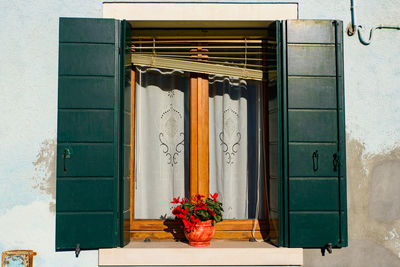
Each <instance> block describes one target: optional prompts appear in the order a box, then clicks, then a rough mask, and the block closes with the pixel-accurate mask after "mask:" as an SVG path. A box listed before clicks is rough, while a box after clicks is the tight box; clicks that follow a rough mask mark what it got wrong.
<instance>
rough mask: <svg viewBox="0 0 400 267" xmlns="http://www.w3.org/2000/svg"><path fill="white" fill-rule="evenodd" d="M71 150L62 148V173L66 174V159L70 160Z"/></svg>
mask: <svg viewBox="0 0 400 267" xmlns="http://www.w3.org/2000/svg"><path fill="white" fill-rule="evenodd" d="M71 154H72V153H71V150H70V149H69V148H68V147H66V148H64V154H63V161H64V172H67V164H66V159H69V158H71Z"/></svg>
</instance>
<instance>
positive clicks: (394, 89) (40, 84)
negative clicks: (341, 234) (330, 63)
mask: <svg viewBox="0 0 400 267" xmlns="http://www.w3.org/2000/svg"><path fill="white" fill-rule="evenodd" d="M119 2H121V1H119ZM123 2H128V1H123ZM146 2H150V1H146ZM159 2H161V1H159ZM177 2H182V1H177ZM192 2H201V1H192ZM216 2H223V1H216ZM229 2H236V1H232V0H231V1H229ZM254 2H255V1H254ZM263 2H271V3H274V2H278V1H263ZM286 2H298V3H299V18H300V19H338V20H343V22H344V25H345V26H346V25H347V24H348V23H350V0H337V1H331V0H307V1H306V0H299V1H286ZM355 4H356V16H357V20H356V22H357V24H361V25H363V26H364V28H365V29H367V30H369V27H372V26H375V25H378V24H389V25H391V24H392V25H394V24H399V23H400V14H399V12H398V7H399V6H400V0H368V1H367V0H359V1H356V3H355ZM59 17H102V1H101V0H86V1H81V0H68V1H67V0H60V1H50V0H47V1H46V0H35V1H33V0H25V1H23V0H14V1H7V0H0V51H1V53H0V62H1V67H0V114H1V115H0V123H1V124H0V125H1V126H0V159H1V160H0V185H1V187H0V188H1V190H0V192H1V193H0V229H1V230H0V251H5V250H9V249H33V250H35V251H37V252H38V255H37V256H35V258H34V263H35V266H51V267H53V266H59V267H61V266H68V267H71V266H84V267H89V266H97V256H98V255H97V254H98V253H97V251H85V252H83V253H81V255H80V256H79V258H75V257H74V252H57V253H56V252H55V212H54V211H55V208H54V206H55V148H56V127H57V88H58V85H57V75H58V21H59ZM366 33H367V32H366ZM366 33H365V34H366ZM365 34H364V35H365ZM399 44H400V32H399V31H376V32H375V36H374V41H373V42H372V44H371V45H369V46H363V45H362V44H360V42H359V41H358V39H357V37H356V36H353V37H348V36H347V35H345V36H344V51H345V55H344V66H345V88H346V96H345V98H346V132H347V136H348V138H347V170H348V173H347V176H348V181H349V182H348V201H349V247H348V248H345V249H341V250H335V251H334V252H333V254H331V255H327V256H325V257H321V255H320V252H319V250H307V251H305V266H399V265H400V259H399V258H400V208H399V205H397V204H395V203H400V196H399V195H400V194H398V192H399V191H400V182H399V181H400V177H399V175H400V174H399V173H400V142H399V140H400V116H399V112H400V88H399V84H400V49H399Z"/></svg>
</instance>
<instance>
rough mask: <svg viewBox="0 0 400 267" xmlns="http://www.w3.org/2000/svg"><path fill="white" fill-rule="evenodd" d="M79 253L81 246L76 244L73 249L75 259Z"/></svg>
mask: <svg viewBox="0 0 400 267" xmlns="http://www.w3.org/2000/svg"><path fill="white" fill-rule="evenodd" d="M79 253H81V245H80V244H79V243H78V244H76V247H75V257H77V258H78V257H79Z"/></svg>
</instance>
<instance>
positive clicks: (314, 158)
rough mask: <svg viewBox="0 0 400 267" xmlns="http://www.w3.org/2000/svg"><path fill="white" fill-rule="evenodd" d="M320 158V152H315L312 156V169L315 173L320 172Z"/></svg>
mask: <svg viewBox="0 0 400 267" xmlns="http://www.w3.org/2000/svg"><path fill="white" fill-rule="evenodd" d="M318 156H319V155H318V150H315V151H314V152H313V154H312V167H313V171H314V172H316V171H317V170H318Z"/></svg>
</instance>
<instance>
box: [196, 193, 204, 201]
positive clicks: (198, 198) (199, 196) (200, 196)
mask: <svg viewBox="0 0 400 267" xmlns="http://www.w3.org/2000/svg"><path fill="white" fill-rule="evenodd" d="M195 197H196V199H197V200H200V199H201V198H203V197H204V195H200V194H197V195H195Z"/></svg>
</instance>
